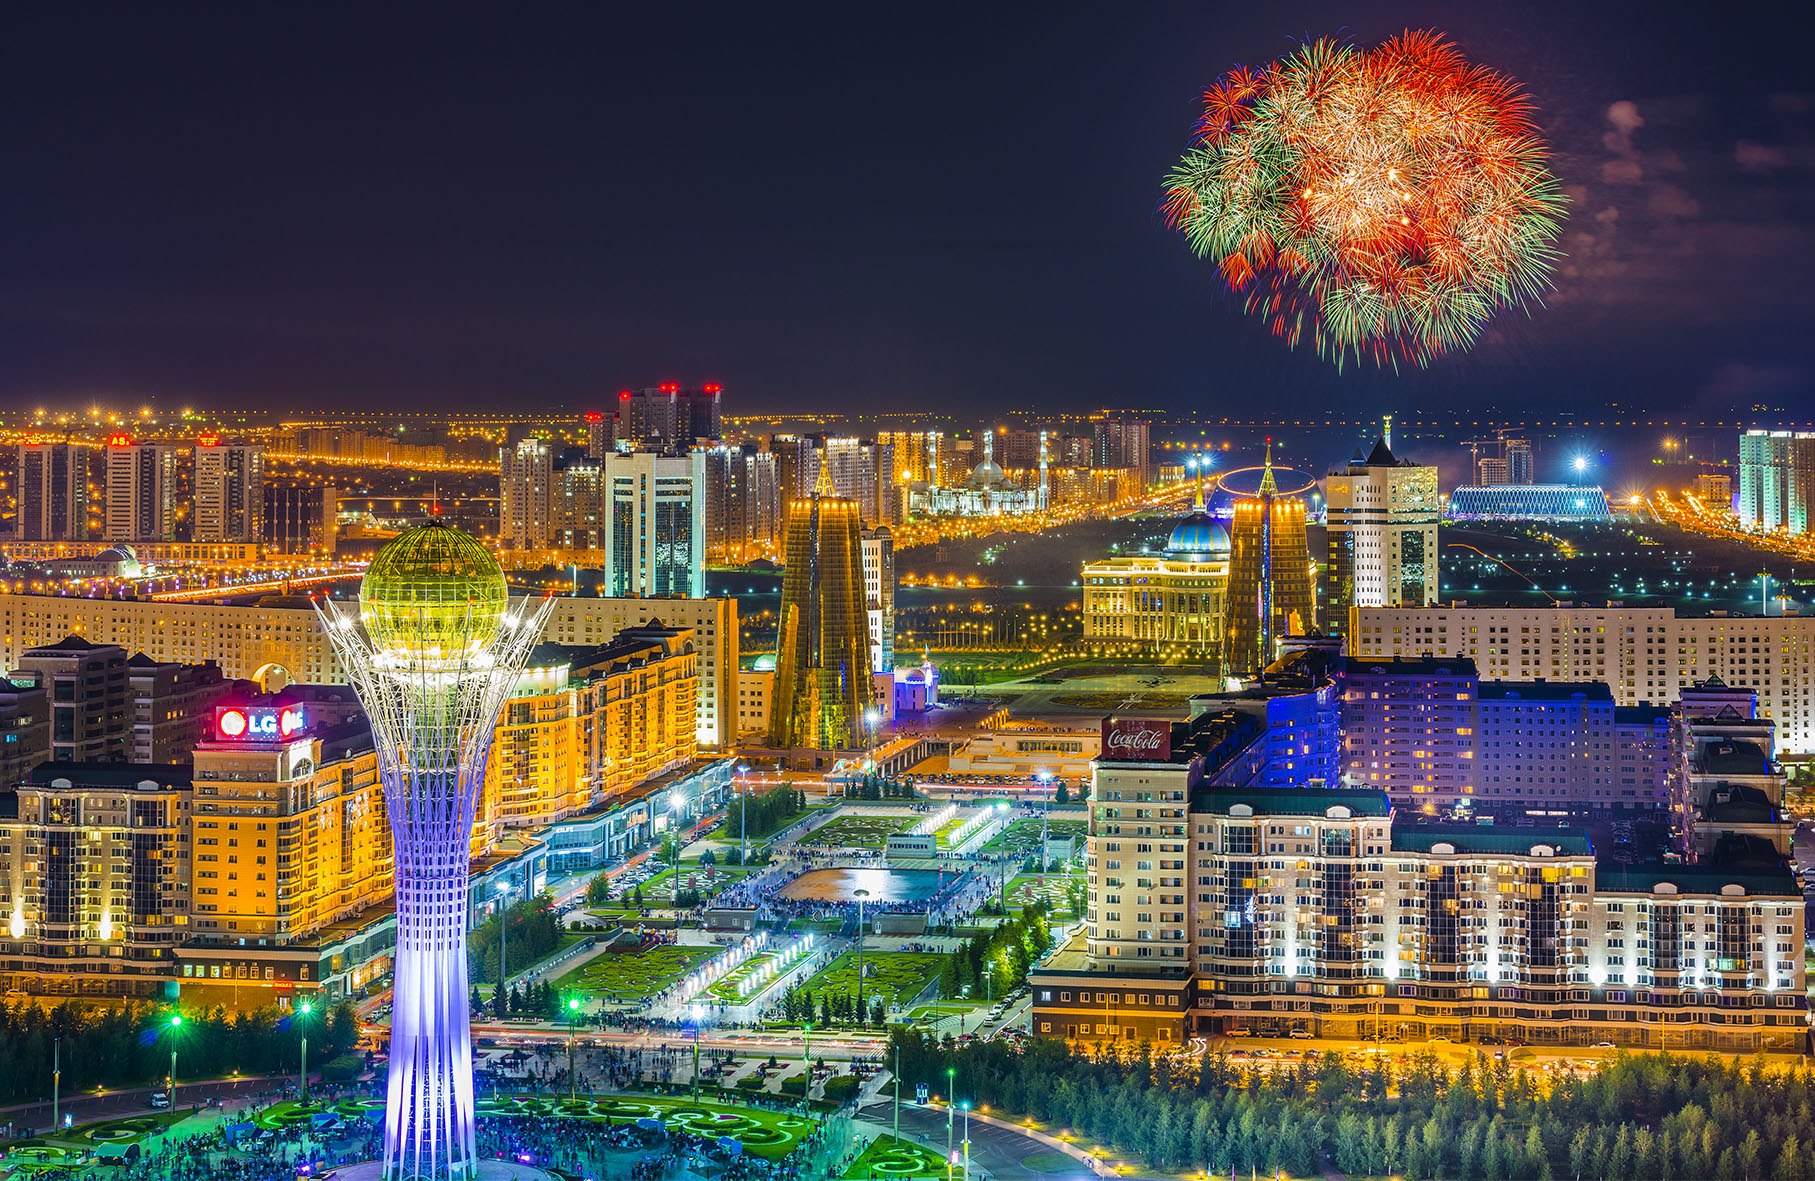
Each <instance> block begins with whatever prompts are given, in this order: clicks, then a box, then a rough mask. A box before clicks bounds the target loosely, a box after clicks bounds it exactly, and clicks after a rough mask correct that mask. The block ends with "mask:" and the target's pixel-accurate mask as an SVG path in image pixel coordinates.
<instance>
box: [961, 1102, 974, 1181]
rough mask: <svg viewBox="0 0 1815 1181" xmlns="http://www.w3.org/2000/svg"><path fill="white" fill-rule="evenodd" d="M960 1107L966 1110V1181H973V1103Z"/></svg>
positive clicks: (964, 1103) (965, 1103) (966, 1103)
mask: <svg viewBox="0 0 1815 1181" xmlns="http://www.w3.org/2000/svg"><path fill="white" fill-rule="evenodd" d="M958 1106H960V1107H962V1108H964V1181H971V1101H970V1100H969V1099H966V1100H965V1101H964V1102H963V1103H960V1104H959V1105H958Z"/></svg>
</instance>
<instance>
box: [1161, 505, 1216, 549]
mask: <svg viewBox="0 0 1815 1181" xmlns="http://www.w3.org/2000/svg"><path fill="white" fill-rule="evenodd" d="M1166 552H1167V553H1168V554H1171V555H1175V556H1178V557H1185V556H1196V555H1199V554H1226V553H1228V552H1229V532H1228V530H1226V529H1224V528H1223V527H1222V525H1221V524H1220V523H1218V521H1217V520H1216V518H1215V517H1212V516H1211V515H1210V514H1209V513H1206V512H1195V513H1192V514H1191V515H1190V516H1188V517H1186V518H1185V519H1184V520H1182V521H1180V522H1179V523H1178V525H1177V526H1176V527H1174V528H1173V530H1172V536H1171V537H1169V538H1167V539H1166Z"/></svg>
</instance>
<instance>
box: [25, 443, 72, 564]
mask: <svg viewBox="0 0 1815 1181" xmlns="http://www.w3.org/2000/svg"><path fill="white" fill-rule="evenodd" d="M17 495H18V502H19V526H18V538H19V540H20V541H83V540H86V539H87V537H88V450H87V448H84V447H78V446H76V445H75V444H73V443H27V444H24V445H23V446H21V447H20V448H19V483H18V492H17Z"/></svg>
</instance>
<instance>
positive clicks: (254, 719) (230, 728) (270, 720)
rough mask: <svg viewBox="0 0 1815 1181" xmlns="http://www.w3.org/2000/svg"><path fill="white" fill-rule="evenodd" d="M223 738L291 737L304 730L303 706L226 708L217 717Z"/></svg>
mask: <svg viewBox="0 0 1815 1181" xmlns="http://www.w3.org/2000/svg"><path fill="white" fill-rule="evenodd" d="M216 725H217V727H218V728H219V730H220V732H221V737H222V738H245V739H251V740H253V741H258V740H260V739H267V738H290V737H292V736H294V735H296V734H299V733H301V732H302V728H303V725H304V722H303V711H302V707H301V706H291V707H290V708H288V709H224V710H222V711H221V713H220V717H219V718H218V719H216Z"/></svg>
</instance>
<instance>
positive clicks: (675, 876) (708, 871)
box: [637, 860, 753, 902]
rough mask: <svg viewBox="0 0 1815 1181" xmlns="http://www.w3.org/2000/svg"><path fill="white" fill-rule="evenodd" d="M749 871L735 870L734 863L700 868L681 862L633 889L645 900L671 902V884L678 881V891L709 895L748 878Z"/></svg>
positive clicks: (690, 862) (694, 864)
mask: <svg viewBox="0 0 1815 1181" xmlns="http://www.w3.org/2000/svg"><path fill="white" fill-rule="evenodd" d="M752 872H753V871H751V870H748V869H739V868H737V867H735V866H733V867H726V866H723V865H715V866H711V867H703V866H701V865H700V863H699V862H697V861H686V860H683V861H682V862H681V866H680V870H679V871H678V873H677V871H676V870H674V869H672V868H670V869H664V870H663V871H662V872H661V873H658V874H656V875H655V876H654V877H652V878H650V879H649V880H648V881H646V882H644V883H643V884H642V885H641V886H638V887H637V889H638V890H640V891H642V894H643V900H644V901H645V902H655V901H661V902H673V901H674V892H675V889H676V885H675V883H676V882H677V881H678V882H679V883H680V885H679V888H680V889H682V890H698V891H699V893H700V897H702V898H711V897H712V896H713V895H714V894H717V893H718V892H719V891H720V890H723V889H724V888H725V887H726V886H729V885H730V884H731V883H732V882H735V881H737V880H738V879H739V878H743V877H748V876H749V875H750V874H751V873H752Z"/></svg>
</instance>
